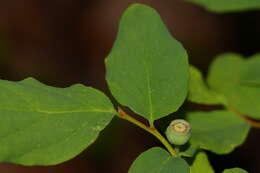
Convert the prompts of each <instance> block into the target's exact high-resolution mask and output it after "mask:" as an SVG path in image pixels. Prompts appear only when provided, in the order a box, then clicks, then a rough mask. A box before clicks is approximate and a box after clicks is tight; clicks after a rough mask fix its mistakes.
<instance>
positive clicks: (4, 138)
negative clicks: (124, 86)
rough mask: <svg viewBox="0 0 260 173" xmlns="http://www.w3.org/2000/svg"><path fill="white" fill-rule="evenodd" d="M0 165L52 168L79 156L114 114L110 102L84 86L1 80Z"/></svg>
mask: <svg viewBox="0 0 260 173" xmlns="http://www.w3.org/2000/svg"><path fill="white" fill-rule="evenodd" d="M0 90H1V92H0V100H1V102H0V119H1V121H0V162H12V163H18V164H22V165H54V164H58V163H61V162H63V161H66V160H69V159H71V158H73V157H74V156H76V155H78V154H79V153H80V152H82V151H83V150H84V149H85V148H86V147H87V146H89V145H90V144H92V143H93V142H94V141H95V139H96V138H97V137H98V134H99V132H100V131H101V130H102V129H104V128H105V126H106V125H107V124H108V123H109V122H110V120H111V119H112V117H113V115H114V114H115V113H114V109H113V105H112V104H111V102H110V101H109V99H108V98H107V97H106V96H105V95H104V94H103V93H101V92H100V91H97V90H96V89H93V88H90V87H85V86H83V85H74V86H71V87H69V88H54V87H49V86H46V85H43V84H41V83H40V82H38V81H36V80H34V79H32V78H28V79H26V80H23V81H20V82H10V81H5V80H0Z"/></svg>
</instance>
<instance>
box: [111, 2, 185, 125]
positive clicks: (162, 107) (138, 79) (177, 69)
mask: <svg viewBox="0 0 260 173" xmlns="http://www.w3.org/2000/svg"><path fill="white" fill-rule="evenodd" d="M106 67H107V74H106V79H107V82H108V84H109V88H110V90H111V92H112V94H113V96H114V97H115V98H116V99H117V101H118V102H119V103H121V104H123V105H125V106H129V107H130V108H131V109H132V110H133V111H135V112H136V113H138V114H140V115H142V116H143V117H145V118H147V119H149V121H150V123H152V122H153V121H154V120H156V119H159V118H161V117H164V116H166V115H168V114H170V113H172V112H175V111H176V110H177V109H178V108H179V107H180V106H181V105H182V103H183V101H184V100H185V97H186V94H187V90H188V76H189V73H188V59H187V54H186V51H185V49H184V48H183V47H182V45H181V44H180V43H179V42H178V41H176V40H175V39H174V38H173V37H172V36H171V35H170V33H169V31H168V30H167V28H166V26H165V25H164V24H163V22H162V20H161V18H160V16H159V14H158V13H157V12H156V11H155V10H154V9H152V8H150V7H148V6H145V5H140V4H135V5H132V6H131V7H129V8H128V9H127V10H126V12H125V13H124V15H123V16H122V19H121V21H120V26H119V32H118V35H117V39H116V41H115V44H114V46H113V48H112V51H111V52H110V54H109V56H108V58H107V59H106Z"/></svg>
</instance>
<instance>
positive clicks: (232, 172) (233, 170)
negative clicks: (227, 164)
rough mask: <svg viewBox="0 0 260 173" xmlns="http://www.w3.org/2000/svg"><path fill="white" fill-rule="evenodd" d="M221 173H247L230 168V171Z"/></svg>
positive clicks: (226, 170) (239, 169)
mask: <svg viewBox="0 0 260 173" xmlns="http://www.w3.org/2000/svg"><path fill="white" fill-rule="evenodd" d="M223 173H248V172H247V171H245V170H243V169H241V168H232V169H225V170H224V172H223Z"/></svg>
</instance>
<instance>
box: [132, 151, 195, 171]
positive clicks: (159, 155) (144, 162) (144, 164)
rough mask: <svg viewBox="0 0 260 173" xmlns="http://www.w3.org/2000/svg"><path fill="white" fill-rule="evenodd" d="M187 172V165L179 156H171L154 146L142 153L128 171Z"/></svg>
mask: <svg viewBox="0 0 260 173" xmlns="http://www.w3.org/2000/svg"><path fill="white" fill-rule="evenodd" d="M145 172H149V173H189V172H190V171H189V165H188V164H187V163H186V161H185V160H183V159H182V158H180V157H172V156H171V155H170V154H169V153H168V152H167V151H165V150H164V149H162V148H159V147H154V148H152V149H149V150H147V151H145V152H144V153H142V154H141V155H140V156H139V157H138V158H137V159H136V160H135V161H134V163H133V164H132V166H131V168H130V170H129V171H128V173H145Z"/></svg>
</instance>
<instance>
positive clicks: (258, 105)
mask: <svg viewBox="0 0 260 173" xmlns="http://www.w3.org/2000/svg"><path fill="white" fill-rule="evenodd" d="M253 62H254V61H253ZM247 64H249V65H250V64H251V63H250V59H249V60H246V59H243V58H242V57H241V56H240V55H237V54H224V55H222V56H219V57H217V58H216V59H215V60H214V62H213V63H212V65H211V68H210V72H209V76H208V83H209V86H210V87H211V88H212V89H214V90H216V91H217V92H219V93H222V94H224V95H225V97H226V98H227V101H228V104H229V106H230V107H232V109H233V108H235V109H236V110H237V111H239V112H241V113H243V114H246V115H247V116H250V117H252V118H256V119H260V87H259V86H252V85H247V84H245V80H244V78H245V75H244V77H243V80H241V76H243V75H242V73H245V70H244V69H245V68H246V67H247ZM249 67H251V66H249Z"/></svg>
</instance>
